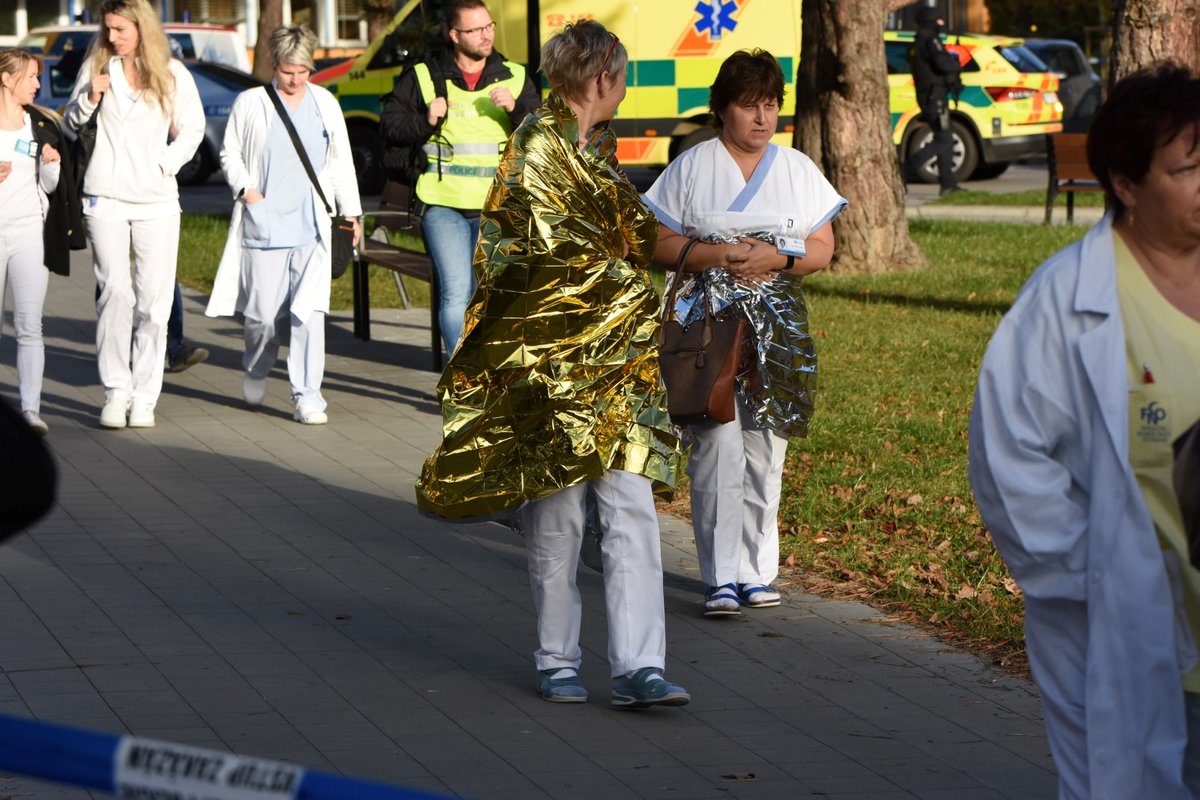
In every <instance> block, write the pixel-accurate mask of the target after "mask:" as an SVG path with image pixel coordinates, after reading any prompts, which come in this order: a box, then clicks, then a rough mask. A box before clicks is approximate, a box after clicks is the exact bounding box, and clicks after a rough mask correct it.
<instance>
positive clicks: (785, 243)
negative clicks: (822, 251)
mask: <svg viewBox="0 0 1200 800" xmlns="http://www.w3.org/2000/svg"><path fill="white" fill-rule="evenodd" d="M775 249H776V250H778V251H779V252H780V253H781V254H783V255H785V256H795V257H796V258H804V256H806V255H807V254H808V250H807V249H806V248H805V247H804V237H803V236H801V235H800V231H799V230H797V229H796V225H795V220H792V219H787V220H784V221H783V222H782V223H781V224H780V226H779V232H778V233H776V234H775Z"/></svg>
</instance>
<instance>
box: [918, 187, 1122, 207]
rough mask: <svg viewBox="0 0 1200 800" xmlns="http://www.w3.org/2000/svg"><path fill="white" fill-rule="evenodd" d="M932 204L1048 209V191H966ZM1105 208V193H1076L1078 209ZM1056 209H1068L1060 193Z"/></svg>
mask: <svg viewBox="0 0 1200 800" xmlns="http://www.w3.org/2000/svg"><path fill="white" fill-rule="evenodd" d="M929 202H930V204H932V205H939V206H1037V207H1038V208H1045V207H1046V190H1045V189H1027V190H1025V191H1021V192H1005V193H1003V194H993V193H992V192H979V191H975V190H974V189H964V190H963V191H961V192H955V193H954V194H948V195H946V196H945V197H939V198H937V199H935V200H930V201H929ZM1089 206H1090V207H1092V208H1103V207H1104V193H1103V192H1075V207H1076V208H1086V207H1089ZM1054 207H1055V208H1066V207H1067V196H1066V194H1064V193H1062V192H1059V193H1058V194H1057V195H1056V196H1055V198H1054Z"/></svg>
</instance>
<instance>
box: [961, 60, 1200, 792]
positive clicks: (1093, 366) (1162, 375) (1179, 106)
mask: <svg viewBox="0 0 1200 800" xmlns="http://www.w3.org/2000/svg"><path fill="white" fill-rule="evenodd" d="M1088 160H1089V163H1090V165H1091V168H1092V171H1093V172H1094V173H1095V174H1096V176H1097V178H1098V179H1099V180H1100V182H1101V184H1102V185H1103V187H1104V190H1105V193H1106V196H1107V200H1108V206H1109V212H1108V214H1107V215H1106V216H1105V218H1104V219H1103V220H1102V221H1101V222H1100V223H1099V224H1098V225H1097V226H1096V227H1094V228H1093V229H1092V230H1091V231H1089V232H1088V233H1087V235H1086V236H1085V237H1084V238H1083V239H1082V240H1081V241H1079V242H1076V243H1075V244H1073V245H1071V246H1070V247H1068V248H1066V249H1065V250H1063V251H1062V252H1060V253H1058V254H1057V255H1055V256H1054V257H1052V258H1051V259H1050V260H1049V261H1047V262H1046V263H1045V264H1043V265H1042V266H1041V267H1040V268H1039V269H1038V271H1037V272H1036V273H1035V274H1034V275H1033V277H1032V278H1031V279H1030V280H1029V282H1028V283H1027V284H1026V286H1025V287H1024V289H1022V291H1021V293H1020V295H1019V296H1018V298H1017V300H1016V302H1015V303H1014V305H1013V307H1012V309H1011V310H1010V311H1009V312H1008V314H1007V315H1005V317H1004V319H1003V321H1002V322H1001V323H1000V326H999V328H998V330H997V331H996V334H995V336H994V338H993V339H992V342H991V344H990V345H989V347H988V350H987V354H986V356H985V358H984V362H983V367H982V371H981V373H980V378H979V387H978V392H977V394H976V400H975V407H974V411H973V413H972V417H971V443H970V474H971V483H972V486H973V488H974V491H975V497H976V500H977V502H978V504H979V509H980V512H981V513H982V515H983V519H984V521H985V523H986V524H987V527H988V530H989V531H990V532H991V535H992V538H993V540H994V541H995V543H996V546H997V548H998V549H999V550H1000V553H1001V555H1002V556H1003V557H1004V559H1005V562H1006V563H1007V564H1008V566H1009V569H1010V570H1011V571H1012V573H1013V576H1014V577H1015V578H1016V580H1017V582H1018V583H1019V584H1020V586H1021V588H1022V589H1023V591H1024V594H1025V609H1026V620H1025V636H1026V646H1027V649H1028V653H1029V660H1030V666H1031V669H1032V671H1033V676H1034V679H1035V680H1036V681H1037V683H1038V686H1039V688H1040V689H1041V691H1042V697H1043V702H1044V705H1045V718H1046V729H1047V734H1048V736H1049V740H1050V747H1051V751H1052V753H1053V755H1054V760H1055V764H1056V766H1057V767H1058V771H1059V776H1060V784H1059V785H1060V797H1062V798H1087V797H1103V798H1148V797H1154V798H1160V799H1166V798H1188V797H1192V796H1193V793H1195V792H1196V791H1197V790H1198V789H1200V780H1198V777H1200V768H1198V766H1200V758H1197V753H1198V752H1200V741H1198V739H1200V694H1197V692H1200V671H1198V670H1196V669H1195V666H1196V658H1195V645H1194V634H1195V631H1196V630H1197V629H1198V627H1197V626H1198V622H1200V570H1197V569H1196V568H1195V567H1194V566H1193V565H1192V564H1191V563H1190V561H1189V557H1188V538H1189V535H1190V536H1193V537H1194V536H1200V531H1196V530H1188V529H1187V527H1186V526H1185V524H1184V522H1183V519H1184V517H1183V514H1182V513H1181V510H1180V501H1181V500H1182V499H1184V493H1182V492H1181V491H1180V489H1179V488H1178V487H1179V486H1181V485H1182V483H1181V482H1180V479H1181V477H1183V478H1186V476H1187V474H1188V473H1189V472H1190V476H1191V477H1190V480H1192V481H1193V485H1194V481H1195V479H1196V477H1197V474H1196V472H1197V470H1200V465H1197V464H1194V463H1193V464H1191V465H1190V466H1189V464H1187V463H1184V462H1182V461H1179V460H1177V459H1176V456H1175V453H1176V452H1177V451H1178V452H1184V451H1185V449H1186V448H1185V447H1183V445H1186V444H1187V443H1188V441H1189V438H1190V437H1195V436H1198V435H1200V433H1197V430H1198V429H1200V79H1198V78H1196V77H1195V76H1193V75H1191V73H1190V72H1188V71H1187V70H1186V69H1182V68H1176V67H1170V66H1164V67H1161V68H1159V69H1157V70H1154V71H1143V72H1140V73H1137V74H1135V75H1133V76H1130V77H1127V78H1125V79H1123V80H1122V81H1121V82H1120V83H1118V84H1117V86H1116V87H1115V88H1114V89H1113V91H1112V93H1111V95H1110V97H1109V100H1108V101H1107V103H1106V104H1105V106H1104V107H1103V108H1102V109H1101V110H1100V112H1099V113H1098V114H1097V116H1096V119H1095V121H1094V123H1093V125H1092V129H1091V131H1090V133H1089V141H1088ZM1192 449H1193V451H1194V449H1195V448H1192Z"/></svg>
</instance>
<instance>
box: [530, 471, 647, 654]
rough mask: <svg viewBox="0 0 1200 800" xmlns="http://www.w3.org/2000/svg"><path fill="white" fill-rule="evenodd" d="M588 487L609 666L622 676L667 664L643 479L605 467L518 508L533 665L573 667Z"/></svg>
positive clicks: (645, 479) (576, 648) (577, 645)
mask: <svg viewBox="0 0 1200 800" xmlns="http://www.w3.org/2000/svg"><path fill="white" fill-rule="evenodd" d="M588 492H591V493H592V496H593V498H594V499H595V502H596V507H597V511H598V517H599V523H600V531H601V534H602V535H603V537H604V544H603V547H602V554H603V558H604V600H605V606H606V608H607V611H608V665H609V670H610V672H611V674H612V675H613V676H614V677H615V676H617V675H624V674H626V673H629V672H632V671H634V670H637V669H641V668H642V667H657V668H658V669H662V668H663V667H664V666H666V655H667V630H666V622H665V619H664V610H663V584H662V551H661V549H660V544H659V533H658V514H657V513H656V512H655V510H654V497H653V495H652V494H651V491H650V479H649V478H645V477H643V476H641V475H637V474H634V473H632V472H623V471H621V470H611V471H609V472H606V473H605V474H604V476H603V477H601V478H597V479H595V480H593V481H589V482H587V483H581V484H577V485H575V486H571V487H570V488H567V489H563V490H562V491H560V492H556V493H554V494H552V495H550V496H549V497H545V498H542V499H541V500H535V501H533V502H531V503H529V504H528V505H526V506H525V507H524V508H522V509H521V523H522V526H523V528H524V530H525V547H526V550H527V552H528V556H529V582H530V584H531V585H532V587H533V606H534V609H535V610H536V611H537V626H538V649H537V651H536V652H535V653H534V656H533V659H534V663H535V664H536V665H537V668H538V669H539V670H545V669H555V668H557V667H571V668H572V669H579V665H580V662H581V660H582V653H581V651H580V648H579V627H580V618H581V616H582V612H583V603H582V601H581V600H580V597H579V588H578V587H577V586H576V584H575V573H576V570H577V568H578V566H579V548H580V545H581V544H582V542H583V526H584V519H585V516H586V504H587V503H586V501H587V495H588Z"/></svg>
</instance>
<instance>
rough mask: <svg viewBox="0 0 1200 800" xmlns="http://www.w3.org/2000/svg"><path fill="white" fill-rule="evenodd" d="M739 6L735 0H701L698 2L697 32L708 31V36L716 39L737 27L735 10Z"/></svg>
mask: <svg viewBox="0 0 1200 800" xmlns="http://www.w3.org/2000/svg"><path fill="white" fill-rule="evenodd" d="M737 9H738V6H737V3H736V2H734V0H700V2H698V3H696V9H695V10H696V13H697V14H699V15H700V19H698V20H696V23H695V25H696V32H697V33H705V32H707V33H708V38H710V39H712V40H713V41H716V40H718V39H720V38H721V36H722V35H723V34H725V33H728V32H732V31H733V29H734V28H736V27H737V20H735V19H734V18H733V12H735V11H737Z"/></svg>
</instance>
